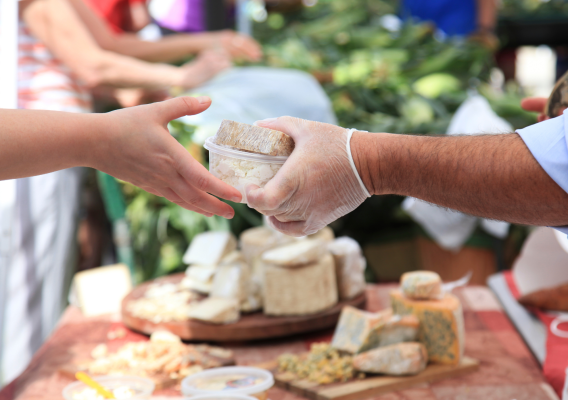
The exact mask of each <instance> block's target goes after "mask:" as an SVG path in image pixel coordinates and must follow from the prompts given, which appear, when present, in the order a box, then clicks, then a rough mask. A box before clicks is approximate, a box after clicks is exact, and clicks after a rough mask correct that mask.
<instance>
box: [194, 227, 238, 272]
mask: <svg viewBox="0 0 568 400" xmlns="http://www.w3.org/2000/svg"><path fill="white" fill-rule="evenodd" d="M236 248H237V240H236V239H235V237H234V236H233V234H232V233H231V232H204V233H200V234H199V235H196V236H195V237H194V238H193V240H192V241H191V244H190V245H189V248H188V249H187V251H186V253H185V255H184V256H183V262H184V263H185V264H201V265H217V264H218V263H219V262H220V261H221V259H222V258H223V257H224V256H225V255H227V254H229V253H230V252H232V251H233V250H235V249H236Z"/></svg>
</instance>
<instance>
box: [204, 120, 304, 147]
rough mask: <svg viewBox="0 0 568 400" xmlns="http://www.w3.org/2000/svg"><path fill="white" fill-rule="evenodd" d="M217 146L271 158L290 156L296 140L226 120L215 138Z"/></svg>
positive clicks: (265, 129) (267, 130)
mask: <svg viewBox="0 0 568 400" xmlns="http://www.w3.org/2000/svg"><path fill="white" fill-rule="evenodd" d="M214 141H215V143H216V144H219V145H224V146H230V147H234V148H235V149H238V150H245V151H250V152H252V153H259V154H266V155H269V156H289V155H290V154H292V151H293V150H294V140H292V138H291V137H290V136H288V135H286V134H285V133H282V132H280V131H275V130H273V129H267V128H262V127H260V126H254V125H248V124H244V123H241V122H235V121H229V120H224V121H223V122H222V123H221V127H220V128H219V131H218V132H217V134H216V135H215V137H214Z"/></svg>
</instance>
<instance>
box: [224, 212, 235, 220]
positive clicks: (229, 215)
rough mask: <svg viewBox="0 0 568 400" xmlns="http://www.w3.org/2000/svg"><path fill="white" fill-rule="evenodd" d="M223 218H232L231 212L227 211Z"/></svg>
mask: <svg viewBox="0 0 568 400" xmlns="http://www.w3.org/2000/svg"><path fill="white" fill-rule="evenodd" d="M224 217H225V218H227V219H232V218H233V213H227V214H225V215H224Z"/></svg>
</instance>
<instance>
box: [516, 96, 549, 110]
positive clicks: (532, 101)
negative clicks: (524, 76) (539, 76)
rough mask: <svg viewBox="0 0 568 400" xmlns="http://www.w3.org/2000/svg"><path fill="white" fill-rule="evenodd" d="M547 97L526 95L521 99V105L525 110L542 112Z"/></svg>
mask: <svg viewBox="0 0 568 400" xmlns="http://www.w3.org/2000/svg"><path fill="white" fill-rule="evenodd" d="M546 102H547V99H546V98H544V97H527V98H526V99H523V100H521V107H522V108H523V109H524V110H526V111H534V112H538V113H543V112H544V107H545V106H546Z"/></svg>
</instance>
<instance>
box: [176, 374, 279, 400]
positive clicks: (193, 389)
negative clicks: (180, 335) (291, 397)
mask: <svg viewBox="0 0 568 400" xmlns="http://www.w3.org/2000/svg"><path fill="white" fill-rule="evenodd" d="M273 385H274V377H273V376H272V374H271V373H270V372H268V371H266V370H264V369H260V368H252V367H222V368H212V369H208V370H206V371H203V372H199V373H197V374H194V375H191V376H188V377H187V378H185V379H184V380H183V381H182V382H181V392H182V394H183V395H184V396H188V397H191V398H192V399H193V397H192V396H201V395H217V396H219V399H221V398H223V397H222V396H230V395H233V394H237V395H246V396H250V397H253V398H254V399H256V400H267V399H268V389H270V388H271V387H272V386H273Z"/></svg>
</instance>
